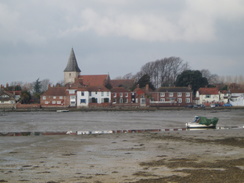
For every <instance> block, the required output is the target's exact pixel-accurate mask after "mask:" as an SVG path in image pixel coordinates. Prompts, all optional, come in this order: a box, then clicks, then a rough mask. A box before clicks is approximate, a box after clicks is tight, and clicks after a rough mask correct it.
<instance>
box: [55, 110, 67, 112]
mask: <svg viewBox="0 0 244 183" xmlns="http://www.w3.org/2000/svg"><path fill="white" fill-rule="evenodd" d="M57 112H69V110H57Z"/></svg>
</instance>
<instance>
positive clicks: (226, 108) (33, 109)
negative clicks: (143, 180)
mask: <svg viewBox="0 0 244 183" xmlns="http://www.w3.org/2000/svg"><path fill="white" fill-rule="evenodd" d="M57 110H67V111H69V112H91V111H102V112H103V111H104V112H109V111H161V110H182V111H184V110H185V111H191V110H196V111H198V110H209V111H225V110H244V107H240V106H239V107H215V108H211V107H206V108H187V107H111V108H19V109H18V108H17V109H14V108H0V112H35V111H36V112H42V111H43V112H56V111H57Z"/></svg>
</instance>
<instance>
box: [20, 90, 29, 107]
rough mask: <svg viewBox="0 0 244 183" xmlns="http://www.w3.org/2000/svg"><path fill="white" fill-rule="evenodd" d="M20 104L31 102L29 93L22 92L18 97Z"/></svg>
mask: <svg viewBox="0 0 244 183" xmlns="http://www.w3.org/2000/svg"><path fill="white" fill-rule="evenodd" d="M20 102H21V104H29V103H30V102H31V94H30V92H29V91H26V90H25V91H22V92H21V97H20Z"/></svg>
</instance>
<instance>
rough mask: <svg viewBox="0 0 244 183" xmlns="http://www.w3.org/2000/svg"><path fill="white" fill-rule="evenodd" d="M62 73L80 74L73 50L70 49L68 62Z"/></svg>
mask: <svg viewBox="0 0 244 183" xmlns="http://www.w3.org/2000/svg"><path fill="white" fill-rule="evenodd" d="M64 72H81V70H80V68H79V66H78V64H77V61H76V57H75V53H74V49H73V48H72V49H71V52H70V56H69V61H68V64H67V66H66V68H65V69H64Z"/></svg>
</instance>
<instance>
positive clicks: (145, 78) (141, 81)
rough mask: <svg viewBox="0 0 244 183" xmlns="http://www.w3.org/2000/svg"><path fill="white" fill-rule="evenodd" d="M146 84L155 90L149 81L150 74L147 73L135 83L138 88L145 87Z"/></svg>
mask: <svg viewBox="0 0 244 183" xmlns="http://www.w3.org/2000/svg"><path fill="white" fill-rule="evenodd" d="M147 84H148V85H149V88H150V89H152V90H155V87H154V86H153V84H152V82H151V81H150V76H149V75H147V74H145V75H143V76H142V77H141V78H140V79H139V80H138V82H137V83H136V85H139V88H144V87H146V85H147Z"/></svg>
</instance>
